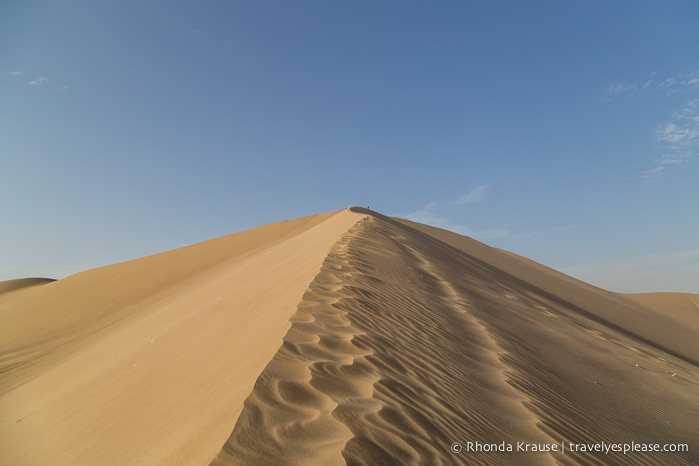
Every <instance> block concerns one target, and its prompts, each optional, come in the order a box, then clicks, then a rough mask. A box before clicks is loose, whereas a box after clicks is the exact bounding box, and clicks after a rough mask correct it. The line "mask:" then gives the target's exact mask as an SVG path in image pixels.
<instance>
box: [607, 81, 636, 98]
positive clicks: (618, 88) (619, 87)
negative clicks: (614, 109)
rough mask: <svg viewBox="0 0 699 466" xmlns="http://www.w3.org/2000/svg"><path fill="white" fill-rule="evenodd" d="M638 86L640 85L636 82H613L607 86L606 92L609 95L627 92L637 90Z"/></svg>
mask: <svg viewBox="0 0 699 466" xmlns="http://www.w3.org/2000/svg"><path fill="white" fill-rule="evenodd" d="M637 87H638V86H637V85H636V84H635V83H630V84H628V83H619V84H612V85H611V86H607V88H606V89H605V90H604V93H605V94H606V95H608V96H612V95H618V94H625V93H628V92H635V91H636V88H637Z"/></svg>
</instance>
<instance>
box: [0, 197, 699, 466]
mask: <svg viewBox="0 0 699 466" xmlns="http://www.w3.org/2000/svg"><path fill="white" fill-rule="evenodd" d="M692 303H693V304H694V307H692ZM697 303H699V296H697V295H690V294H679V293H678V294H675V293H662V294H646V295H619V294H616V293H611V292H608V291H605V290H601V289H599V288H595V287H593V286H590V285H587V284H585V283H582V282H579V281H577V280H575V279H573V278H571V277H568V276H565V275H563V274H560V273H558V272H556V271H554V270H551V269H548V268H546V267H544V266H541V265H540V264H536V263H534V262H532V261H529V260H527V259H525V258H522V257H519V256H516V255H514V254H511V253H508V252H506V251H501V250H496V249H493V248H490V247H488V246H486V245H483V244H481V243H478V242H477V241H474V240H472V239H469V238H466V237H463V236H459V235H456V234H454V233H450V232H446V231H444V230H439V229H437V228H433V227H429V226H425V225H420V224H415V223H412V222H408V221H405V220H400V219H392V218H387V217H384V216H382V215H380V214H377V213H375V212H371V211H368V210H366V209H359V208H353V209H348V210H345V211H341V212H334V213H330V214H323V215H316V216H310V217H305V218H302V219H297V220H292V221H287V222H281V223H278V224H273V225H268V226H266V227H261V228H258V229H254V230H249V231H247V232H242V233H238V234H235V235H231V236H228V237H223V238H219V239H216V240H212V241H208V242H205V243H200V244H197V245H193V246H190V247H188V248H182V249H179V250H174V251H170V252H167V253H163V254H159V255H155V256H150V257H146V258H143V259H138V260H135V261H129V262H125V263H122V264H116V265H113V266H108V267H104V268H101V269H95V270H91V271H87V272H83V273H81V274H77V275H74V276H72V277H68V278H66V279H63V280H59V281H56V282H54V283H49V284H44V285H41V286H32V287H25V288H19V289H14V290H12V291H7V292H6V293H3V294H2V295H0V458H2V459H0V463H3V461H4V463H3V464H208V463H212V464H219V465H220V464H260V465H264V464H279V465H286V464H298V465H310V464H318V465H320V464H323V465H329V464H368V465H376V464H697V463H698V462H699V440H698V439H697V436H696V432H697V431H699V421H698V419H699V367H698V366H697V361H699V348H698V346H699V345H697V344H696V341H699V340H698V337H699V331H698V329H697V322H698V321H699V319H698V318H699V308H697V307H696V304H697ZM632 441H633V442H637V443H644V444H648V443H650V444H660V445H664V444H685V445H687V446H688V449H689V451H684V452H675V453H672V452H657V453H654V452H635V453H633V452H632V453H627V454H623V453H619V452H609V453H608V454H605V453H604V452H581V451H570V443H574V444H594V443H601V442H606V444H610V443H614V444H617V443H618V444H626V443H629V444H630V443H631V442H632ZM455 442H459V443H460V446H461V448H462V450H461V451H460V452H458V453H455V452H453V451H452V448H456V449H457V450H458V449H459V447H458V446H457V447H454V446H453V444H454V443H455ZM469 442H472V447H475V448H478V444H480V445H481V449H492V448H491V447H483V445H491V444H496V445H499V446H506V445H512V446H513V447H515V449H516V448H517V447H518V442H520V443H521V444H522V447H523V445H524V444H527V445H534V447H530V448H536V446H537V445H538V446H539V447H544V446H547V445H548V446H550V445H556V446H557V447H558V450H559V451H554V452H552V451H547V452H531V451H530V452H517V451H513V452H499V451H480V452H473V451H468V446H469ZM561 442H563V443H564V444H565V446H566V448H568V449H567V450H566V451H565V452H561V451H560V449H561V446H562V445H561ZM549 448H550V447H549Z"/></svg>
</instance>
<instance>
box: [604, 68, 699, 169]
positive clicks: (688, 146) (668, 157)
mask: <svg viewBox="0 0 699 466" xmlns="http://www.w3.org/2000/svg"><path fill="white" fill-rule="evenodd" d="M640 82H642V84H640V85H639V84H637V83H624V84H613V85H611V86H608V87H607V88H605V90H604V92H605V95H606V96H607V97H608V98H609V99H608V100H611V98H613V97H614V96H617V95H619V94H624V93H628V92H635V91H637V90H641V91H643V92H639V94H640V93H645V92H655V93H656V94H657V93H659V94H660V95H662V96H670V95H673V94H674V95H677V94H692V93H694V92H696V91H699V73H686V74H682V75H675V76H667V75H666V76H662V75H660V73H658V72H657V71H655V72H653V73H649V74H647V75H644V76H641V79H640ZM698 107H699V99H697V98H693V99H690V100H689V101H688V102H687V104H686V105H685V106H684V108H682V109H681V110H679V111H677V112H675V113H674V114H673V116H672V118H670V119H669V120H668V121H665V122H664V123H661V124H660V125H659V126H658V129H657V131H656V135H655V142H656V144H657V146H658V148H659V149H660V150H661V151H662V155H661V156H660V157H658V158H657V159H656V160H655V162H654V166H652V167H651V168H649V169H648V170H646V171H644V172H643V178H645V179H646V180H655V179H657V178H660V177H662V176H664V175H665V174H667V173H668V170H667V168H668V167H670V166H673V165H680V164H683V163H686V162H688V161H689V159H691V158H692V157H694V155H695V154H696V150H697V147H699V111H698Z"/></svg>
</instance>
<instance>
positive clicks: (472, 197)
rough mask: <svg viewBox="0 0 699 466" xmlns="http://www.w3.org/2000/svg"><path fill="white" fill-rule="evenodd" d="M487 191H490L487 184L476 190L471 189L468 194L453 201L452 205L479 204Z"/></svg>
mask: <svg viewBox="0 0 699 466" xmlns="http://www.w3.org/2000/svg"><path fill="white" fill-rule="evenodd" d="M488 191H490V185H489V184H482V185H480V186H478V187H476V188H473V189H472V190H471V191H470V192H468V193H467V194H462V195H461V196H459V197H458V198H457V199H456V201H454V203H453V204H454V205H458V206H461V205H466V204H473V203H474V202H480V201H482V200H483V199H485V197H486V196H487V194H488Z"/></svg>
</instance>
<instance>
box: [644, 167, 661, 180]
mask: <svg viewBox="0 0 699 466" xmlns="http://www.w3.org/2000/svg"><path fill="white" fill-rule="evenodd" d="M664 174H665V167H655V168H651V169H650V170H646V171H645V172H643V178H645V179H647V180H654V179H656V178H660V177H661V176H663V175H664Z"/></svg>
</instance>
